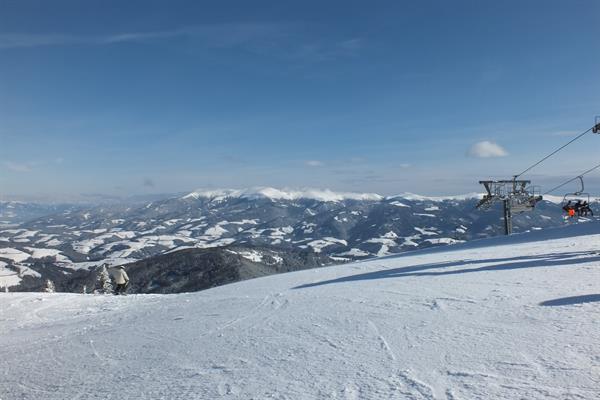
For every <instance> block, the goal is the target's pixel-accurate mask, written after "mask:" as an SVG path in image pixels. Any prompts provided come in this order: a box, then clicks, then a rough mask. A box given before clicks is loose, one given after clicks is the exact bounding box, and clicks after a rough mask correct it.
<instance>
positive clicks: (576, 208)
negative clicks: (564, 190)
mask: <svg viewBox="0 0 600 400" xmlns="http://www.w3.org/2000/svg"><path fill="white" fill-rule="evenodd" d="M581 207H582V204H581V200H577V203H575V205H574V206H573V208H574V209H575V212H576V213H577V216H578V217H581V214H582V211H583V210H582V208H581Z"/></svg>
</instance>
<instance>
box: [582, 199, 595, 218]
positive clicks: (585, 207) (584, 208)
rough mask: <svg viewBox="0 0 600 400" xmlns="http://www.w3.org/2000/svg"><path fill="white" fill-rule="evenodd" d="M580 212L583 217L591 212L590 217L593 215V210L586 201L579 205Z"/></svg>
mask: <svg viewBox="0 0 600 400" xmlns="http://www.w3.org/2000/svg"><path fill="white" fill-rule="evenodd" d="M581 212H582V213H583V216H584V217H587V216H588V214H591V215H592V217H593V216H594V212H593V211H592V209H591V208H590V203H588V202H587V201H584V202H583V204H582V205H581Z"/></svg>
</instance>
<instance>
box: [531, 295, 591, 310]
mask: <svg viewBox="0 0 600 400" xmlns="http://www.w3.org/2000/svg"><path fill="white" fill-rule="evenodd" d="M598 301H600V294H586V295H583V296H573V297H562V298H560V299H553V300H546V301H542V302H541V303H540V306H546V307H556V306H571V305H574V304H584V303H595V302H598Z"/></svg>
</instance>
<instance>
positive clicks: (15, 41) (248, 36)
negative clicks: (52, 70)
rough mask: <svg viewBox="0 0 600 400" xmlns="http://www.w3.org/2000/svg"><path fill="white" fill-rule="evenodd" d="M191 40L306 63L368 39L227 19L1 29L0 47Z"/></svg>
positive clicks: (344, 53)
mask: <svg viewBox="0 0 600 400" xmlns="http://www.w3.org/2000/svg"><path fill="white" fill-rule="evenodd" d="M170 39H185V40H186V41H187V43H188V44H190V45H191V46H193V47H194V48H205V49H223V48H241V49H244V50H246V51H248V52H252V53H256V54H269V55H273V54H275V55H278V56H280V57H285V58H289V59H292V60H302V61H303V62H311V63H314V62H323V61H331V60H335V59H338V58H347V57H354V56H356V55H358V54H359V52H360V51H361V50H362V49H363V47H364V46H365V41H364V39H363V38H359V37H350V38H331V37H323V36H319V37H317V36H315V34H314V32H313V30H311V29H309V27H308V26H306V25H303V24H298V23H269V22H265V23H226V24H206V25H195V26H188V27H182V28H177V29H171V30H162V31H147V32H120V33H109V34H104V35H75V34H62V33H0V50H7V49H16V48H28V47H31V48H35V47H49V46H72V45H88V46H109V45H115V44H121V43H154V42H159V41H166V40H170Z"/></svg>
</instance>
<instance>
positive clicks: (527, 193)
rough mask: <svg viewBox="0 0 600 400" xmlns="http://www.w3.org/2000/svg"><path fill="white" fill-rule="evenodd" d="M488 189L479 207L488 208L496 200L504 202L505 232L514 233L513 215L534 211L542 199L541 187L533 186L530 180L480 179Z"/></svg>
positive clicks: (478, 204)
mask: <svg viewBox="0 0 600 400" xmlns="http://www.w3.org/2000/svg"><path fill="white" fill-rule="evenodd" d="M479 183H480V184H482V185H483V187H484V188H485V190H486V193H485V194H484V195H483V198H482V199H481V200H480V201H479V203H477V208H479V209H484V210H487V209H489V208H490V207H492V205H493V204H494V203H496V202H502V204H503V209H504V232H505V233H506V234H507V235H510V234H511V233H512V216H513V214H520V213H523V212H527V211H532V210H533V209H534V208H535V205H536V203H537V202H538V201H540V200H542V196H541V195H540V194H539V189H538V188H536V187H535V186H531V181H528V180H518V179H510V180H497V181H494V180H488V181H479Z"/></svg>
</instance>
